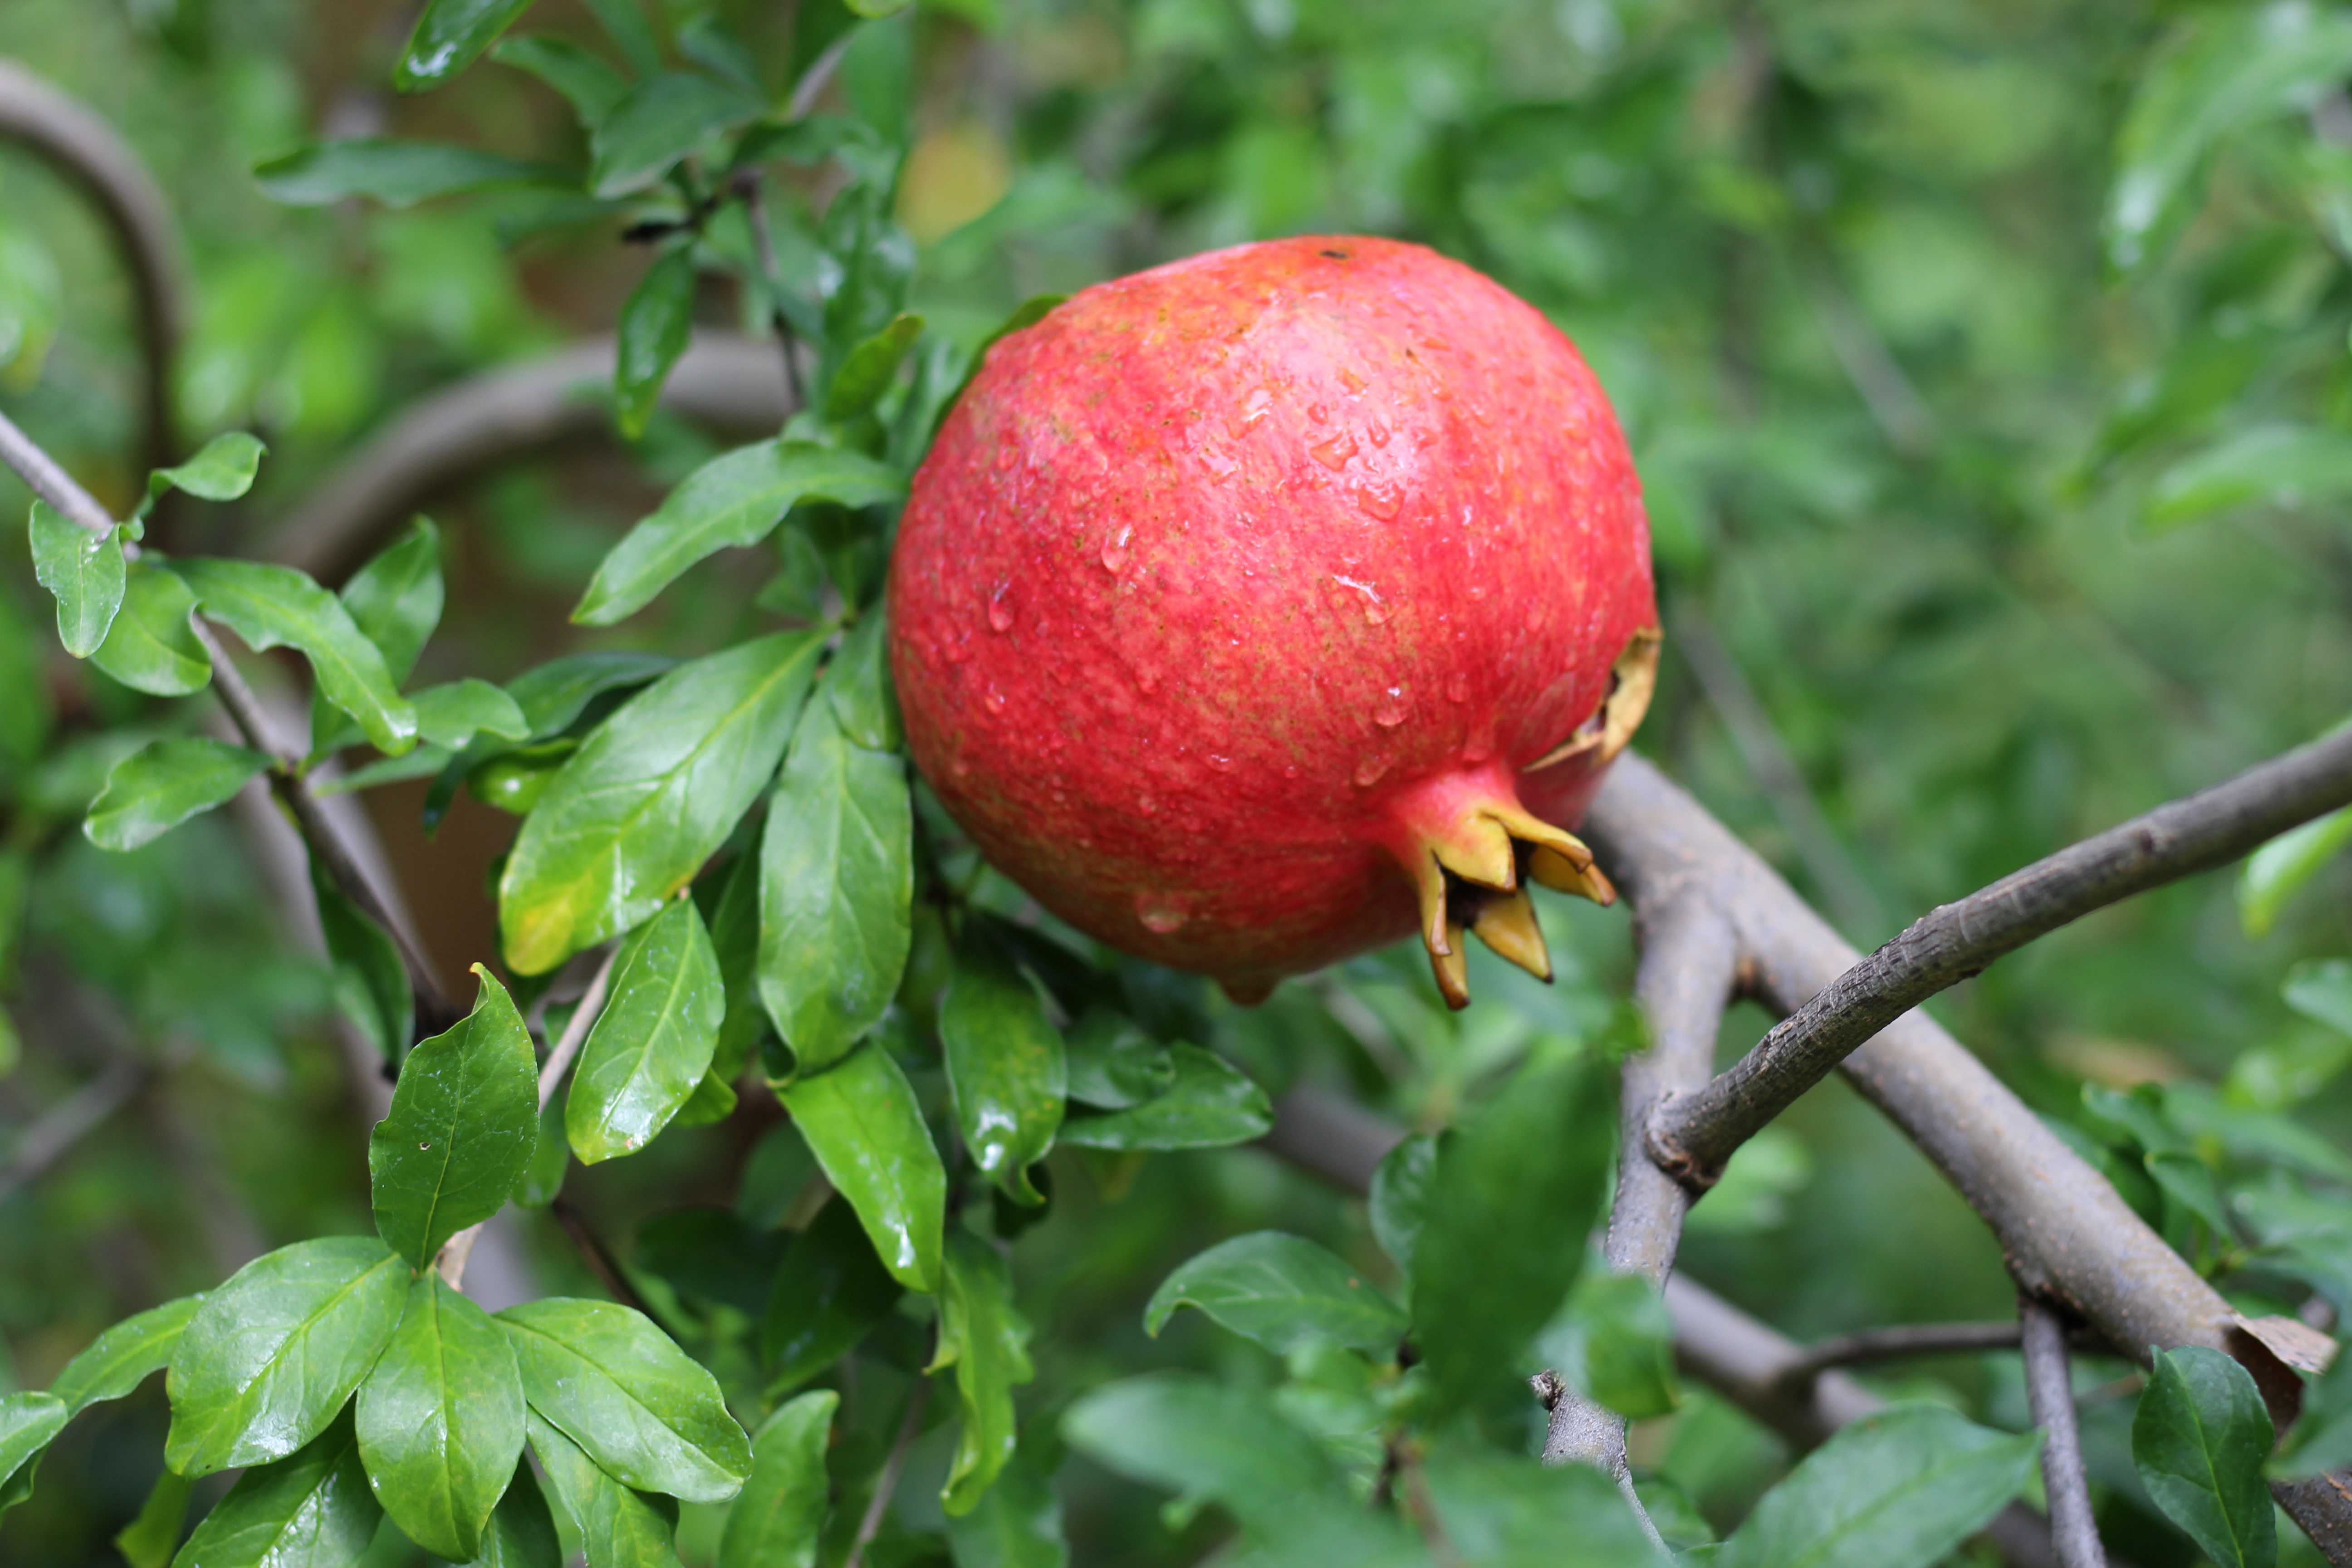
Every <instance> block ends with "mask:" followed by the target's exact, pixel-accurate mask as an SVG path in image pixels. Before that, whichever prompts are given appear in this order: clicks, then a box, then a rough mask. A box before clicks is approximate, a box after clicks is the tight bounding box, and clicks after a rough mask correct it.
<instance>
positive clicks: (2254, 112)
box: [2106, 5, 2352, 272]
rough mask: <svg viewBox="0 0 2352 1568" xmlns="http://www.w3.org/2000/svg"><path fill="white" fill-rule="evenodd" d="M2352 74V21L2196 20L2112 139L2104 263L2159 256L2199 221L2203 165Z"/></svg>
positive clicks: (2311, 14)
mask: <svg viewBox="0 0 2352 1568" xmlns="http://www.w3.org/2000/svg"><path fill="white" fill-rule="evenodd" d="M2347 70H2352V17H2347V16H2343V15H2341V14H2340V13H2337V12H2335V11H2327V10H2318V9H2315V8H2312V7H2309V6H2303V5H2246V6H2241V7H2224V8H2223V9H2221V10H2219V11H2216V12H2210V13H2206V14H2204V15H2201V16H2196V17H2195V18H2194V19H2193V20H2192V21H2190V22H2189V24H2187V25H2186V26H2183V27H2182V28H2181V29H2180V30H2179V32H2178V33H2176V35H2175V37H2174V38H2173V40H2172V42H2171V43H2170V45H2169V46H2168V47H2166V48H2165V49H2164V50H2163V52H2161V53H2160V54H2159V55H2158V57H2157V58H2156V61H2155V63H2154V64H2153V65H2152V66H2151V67H2150V68H2148V71H2147V74H2146V75H2145V76H2144V77H2142V78H2141V79H2140V83H2139V87H2138V89H2137V91H2136V92H2134V93H2133V95H2132V100H2131V105H2130V107H2129V108H2128V109H2126V110H2125V113H2124V121H2123V125H2122V128H2121V129H2120V130H2119V131H2118V132H2117V133H2116V177H2115V183H2114V184H2113V185H2112V186H2110V187H2109V190H2108V193H2107V210H2106V246H2107V259H2108V261H2109V262H2110V263H2111V264H2112V265H2113V266H2115V267H2116V268H2117V269H2118V270H2122V271H2126V272H2127V271H2130V270H2132V269H2134V268H2139V267H2143V266H2146V265H2147V264H2149V263H2151V262H2153V261H2154V260H2155V259H2156V258H2158V256H2160V255H2161V254H2162V253H2163V251H2164V249H2165V247H2167V246H2168V244H2169V243H2170V241H2171V239H2172V237H2173V236H2174V235H2176V234H2177V233H2178V232H2179V230H2180V228H2181V227H2182V226H2184V225H2186V224H2187V222H2188V220H2189V217H2190V216H2192V215H2193V213H2194V211H2195V206H2196V203H2195V199H2194V198H2195V196H2196V195H2197V191H2198V187H2199V184H2200V176H2201V174H2202V171H2203V169H2204V165H2205V159H2206V155H2207V154H2208V153H2210V151H2211V150H2212V148H2213V147H2214V145H2215V144H2216V143H2217V142H2220V141H2221V139H2222V138H2224V137H2225V136H2228V135H2229V134H2230V133H2231V132H2234V131H2236V130H2237V129H2238V128H2239V127H2241V126H2242V125H2245V124H2248V123H2250V122H2252V121H2256V120H2261V119H2264V118H2267V117H2269V116H2272V115H2275V114H2284V113H2286V112H2288V111H2289V110H2293V109H2295V108H2298V107H2299V106H2300V105H2301V103H2302V102H2303V100H2305V99H2306V98H2307V97H2308V96H2309V95H2311V94H2312V93H2314V92H2316V91H2318V90H2319V89H2324V88H2326V87H2330V86H2333V85H2335V83H2336V81H2337V80H2339V79H2341V78H2342V77H2343V76H2344V74H2345V73H2346V71H2347Z"/></svg>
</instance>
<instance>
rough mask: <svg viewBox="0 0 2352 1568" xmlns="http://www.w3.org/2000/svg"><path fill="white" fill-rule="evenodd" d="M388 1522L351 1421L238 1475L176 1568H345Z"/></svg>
mask: <svg viewBox="0 0 2352 1568" xmlns="http://www.w3.org/2000/svg"><path fill="white" fill-rule="evenodd" d="M382 1521H383V1509H382V1508H381V1507H379V1506H378V1505H377V1503H376V1500H375V1496H374V1494H373V1493H372V1492H371V1491H369V1490H368V1483H367V1472H366V1470H365V1469H363V1468H362V1466H361V1462H360V1446H359V1439H358V1437H357V1436H355V1435H354V1434H353V1432H352V1422H351V1418H350V1416H348V1415H346V1416H344V1417H343V1418H342V1419H341V1420H340V1421H337V1422H336V1423H335V1424H334V1425H333V1426H331V1427H329V1428H328V1429H327V1430H326V1431H325V1432H323V1433H321V1434H320V1436H318V1437H317V1438H316V1439H314V1440H313V1441H312V1442H310V1444H309V1445H308V1446H306V1447H303V1448H302V1449H301V1451H300V1452H299V1453H297V1454H295V1455H294V1456H293V1457H291V1458H285V1459H280V1460H278V1462H277V1463H276V1464H272V1465H263V1466H260V1467H258V1468H253V1469H248V1470H247V1471H246V1472H245V1474H243V1475H241V1476H239V1477H238V1478H237V1479H236V1485H235V1486H233V1487H231V1488H229V1489H228V1495H226V1497H224V1498H222V1499H221V1500H220V1501H219V1502H217V1503H215V1505H214V1506H213V1510H212V1512H210V1513H208V1514H206V1515H205V1519H204V1522H203V1523H201V1524H199V1525H197V1526H196V1531H195V1533H194V1535H191V1536H190V1537H188V1543H187V1544H186V1545H185V1546H183V1547H181V1548H180V1554H179V1555H178V1556H177V1557H174V1558H173V1559H172V1563H173V1568H345V1565H346V1564H349V1563H356V1562H358V1561H359V1559H360V1554H361V1553H362V1552H365V1551H366V1550H367V1549H368V1543H369V1542H372V1541H373V1540H374V1539H375V1532H376V1527H377V1525H378V1524H379V1523H381V1522H382Z"/></svg>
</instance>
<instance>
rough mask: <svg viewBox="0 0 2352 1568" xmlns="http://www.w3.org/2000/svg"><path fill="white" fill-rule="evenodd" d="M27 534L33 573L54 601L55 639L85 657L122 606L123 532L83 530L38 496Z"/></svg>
mask: <svg viewBox="0 0 2352 1568" xmlns="http://www.w3.org/2000/svg"><path fill="white" fill-rule="evenodd" d="M30 533H31V537H32V542H33V575H34V577H35V578H36V579H37V580H38V581H39V583H40V584H41V586H42V587H44V588H47V590H48V591H49V593H50V594H51V595H54V596H55V597H56V599H57V601H58V641H59V642H61V643H63V644H64V645H65V649H66V651H67V652H68V653H69V654H71V655H73V656H74V657H75V658H89V656H90V655H91V654H93V653H96V652H97V651H98V650H99V648H100V647H101V646H102V645H103V644H104V643H105V641H106V637H107V633H108V632H109V631H110V630H111V629H112V628H113V626H114V616H115V612H116V611H117V610H120V609H121V607H122V593H123V585H124V584H123V576H124V569H123V564H122V539H121V530H119V529H111V528H110V529H108V530H107V531H105V532H103V533H100V532H98V531H96V530H93V529H88V528H84V527H82V526H81V525H80V524H79V523H78V522H74V521H70V520H69V519H68V518H67V516H66V515H65V514H64V513H63V512H60V511H54V510H50V507H49V504H48V502H47V501H42V500H36V501H35V502H34V503H33V521H32V523H31V525H30Z"/></svg>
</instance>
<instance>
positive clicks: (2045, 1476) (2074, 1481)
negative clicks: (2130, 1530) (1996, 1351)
mask: <svg viewBox="0 0 2352 1568" xmlns="http://www.w3.org/2000/svg"><path fill="white" fill-rule="evenodd" d="M2017 1318H2018V1326H2019V1328H2020V1330H2021V1332H2022V1334H2023V1337H2024V1342H2025V1394H2026V1399H2027V1402H2028V1404H2029V1405H2031V1407H2032V1411H2033V1422H2034V1425H2035V1426H2040V1427H2041V1428H2042V1431H2043V1432H2045V1433H2047V1434H2048V1437H2047V1439H2046V1440H2045V1441H2044V1442H2043V1443H2042V1488H2043V1489H2044V1490H2045V1491H2047V1492H2048V1493H2049V1496H2050V1538H2051V1540H2052V1542H2053V1543H2054V1544H2055V1545H2056V1546H2057V1548H2058V1562H2059V1568H2107V1554H2106V1552H2105V1549H2103V1548H2102V1547H2101V1546H2100V1544H2099V1527H2098V1523H2097V1521H2095V1520H2094V1519H2093V1518H2092V1517H2091V1483H2090V1480H2089V1478H2088V1477H2087V1476H2086V1475H2085V1474H2084V1468H2083V1438H2082V1434H2081V1433H2080V1432H2078V1431H2076V1430H2075V1426H2074V1377H2073V1373H2072V1371H2071V1369H2070V1367H2069V1365H2068V1362H2067V1356H2066V1325H2065V1324H2064V1323H2063V1321H2060V1319H2059V1316H2058V1313H2057V1310H2055V1309H2054V1308H2053V1307H2051V1306H2050V1305H2049V1304H2048V1303H2047V1302H2045V1301H2043V1300H2041V1299H2040V1298H2039V1297H2036V1296H2032V1295H2028V1294H2024V1293H2021V1294H2020V1295H2019V1296H2018V1298H2017Z"/></svg>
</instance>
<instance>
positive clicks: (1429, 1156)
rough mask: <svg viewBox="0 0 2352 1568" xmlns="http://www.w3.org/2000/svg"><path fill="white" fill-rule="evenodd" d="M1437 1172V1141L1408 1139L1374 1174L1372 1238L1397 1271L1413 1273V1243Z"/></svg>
mask: <svg viewBox="0 0 2352 1568" xmlns="http://www.w3.org/2000/svg"><path fill="white" fill-rule="evenodd" d="M1436 1172H1437V1140H1436V1139H1434V1138H1431V1137H1427V1136H1421V1137H1413V1138H1407V1139H1405V1140H1404V1141H1403V1142H1401V1143H1399V1144H1398V1145H1397V1146H1396V1147H1395V1148H1393V1149H1391V1150H1390V1151H1389V1152H1388V1153H1387V1155H1386V1156H1384V1157H1383V1158H1382V1159H1381V1163H1380V1167H1379V1168H1378V1169H1377V1170H1375V1171H1374V1172H1373V1173H1372V1191H1371V1204H1370V1208H1371V1220H1372V1235H1373V1237H1375V1238H1376V1239H1377V1240H1378V1241H1379V1242H1380V1244H1381V1251H1383V1252H1385V1253H1387V1254H1388V1255H1389V1256H1390V1257H1391V1258H1395V1259H1396V1265H1397V1267H1398V1268H1402V1269H1403V1270H1404V1271H1405V1272H1406V1273H1407V1274H1410V1273H1412V1251H1413V1243H1414V1242H1415V1241H1416V1240H1418V1239H1419V1238H1420V1236H1421V1219H1422V1215H1423V1214H1425V1213H1426V1212H1427V1211H1428V1207H1429V1179H1430V1177H1431V1176H1433V1175H1434V1174H1435V1173H1436Z"/></svg>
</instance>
